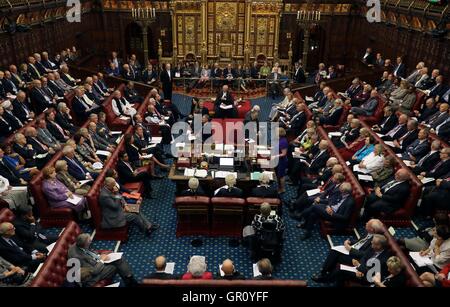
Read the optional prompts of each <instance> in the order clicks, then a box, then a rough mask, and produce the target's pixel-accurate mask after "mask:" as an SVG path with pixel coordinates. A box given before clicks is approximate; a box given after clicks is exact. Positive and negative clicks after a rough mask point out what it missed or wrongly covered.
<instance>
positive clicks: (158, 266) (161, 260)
mask: <svg viewBox="0 0 450 307" xmlns="http://www.w3.org/2000/svg"><path fill="white" fill-rule="evenodd" d="M154 264H155V270H156V271H155V272H153V273H151V274H150V275H147V276H146V277H144V279H177V277H176V276H174V275H173V274H171V273H166V271H165V270H166V265H167V262H166V257H164V256H158V257H156V258H155V261H154Z"/></svg>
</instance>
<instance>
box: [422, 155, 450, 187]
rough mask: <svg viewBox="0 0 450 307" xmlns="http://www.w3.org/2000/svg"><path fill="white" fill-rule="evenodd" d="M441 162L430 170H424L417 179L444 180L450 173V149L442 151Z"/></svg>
mask: <svg viewBox="0 0 450 307" xmlns="http://www.w3.org/2000/svg"><path fill="white" fill-rule="evenodd" d="M439 158H440V160H439V162H438V163H437V164H435V165H434V166H433V168H431V169H429V170H424V171H423V172H421V173H420V174H419V175H418V176H417V177H418V178H419V179H420V180H422V179H423V178H434V179H438V178H443V177H444V176H445V175H447V174H448V173H449V172H450V159H449V158H450V147H445V148H442V149H441V152H440V155H439Z"/></svg>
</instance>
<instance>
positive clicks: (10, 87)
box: [0, 71, 19, 95]
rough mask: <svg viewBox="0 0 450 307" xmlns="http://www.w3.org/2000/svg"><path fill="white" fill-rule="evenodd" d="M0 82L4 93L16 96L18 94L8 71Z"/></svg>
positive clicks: (17, 89)
mask: <svg viewBox="0 0 450 307" xmlns="http://www.w3.org/2000/svg"><path fill="white" fill-rule="evenodd" d="M1 74H2V72H0V76H1ZM0 81H1V83H2V85H3V88H4V90H5V92H6V93H10V94H11V95H17V93H18V92H19V88H18V87H17V86H16V84H15V83H14V82H13V80H12V79H11V73H10V72H9V71H5V73H4V77H1V78H0Z"/></svg>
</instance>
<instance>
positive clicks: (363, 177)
mask: <svg viewBox="0 0 450 307" xmlns="http://www.w3.org/2000/svg"><path fill="white" fill-rule="evenodd" d="M358 179H359V180H363V181H373V178H372V176H370V175H361V174H359V175H358Z"/></svg>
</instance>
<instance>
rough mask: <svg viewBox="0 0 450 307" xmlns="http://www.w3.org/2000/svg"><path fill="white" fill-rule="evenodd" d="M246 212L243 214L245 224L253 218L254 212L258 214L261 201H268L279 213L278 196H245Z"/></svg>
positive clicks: (279, 201)
mask: <svg viewBox="0 0 450 307" xmlns="http://www.w3.org/2000/svg"><path fill="white" fill-rule="evenodd" d="M246 201H247V213H246V214H245V216H246V218H245V223H244V224H245V225H248V224H250V223H251V221H252V220H253V218H254V216H255V214H259V212H260V207H261V204H262V203H268V204H269V205H270V206H271V207H272V210H275V211H276V212H277V213H280V210H281V200H280V199H279V198H263V197H247V199H246Z"/></svg>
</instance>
